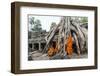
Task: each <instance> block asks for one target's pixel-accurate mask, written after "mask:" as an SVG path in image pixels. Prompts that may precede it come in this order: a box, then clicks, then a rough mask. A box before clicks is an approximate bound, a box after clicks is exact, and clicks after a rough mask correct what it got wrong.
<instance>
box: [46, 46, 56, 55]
mask: <svg viewBox="0 0 100 76" xmlns="http://www.w3.org/2000/svg"><path fill="white" fill-rule="evenodd" d="M56 53H58V47H57V46H56V48H54V47H51V48H49V49H48V56H49V57H51V56H53V55H55V54H56Z"/></svg>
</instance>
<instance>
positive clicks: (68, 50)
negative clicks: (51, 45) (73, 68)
mask: <svg viewBox="0 0 100 76" xmlns="http://www.w3.org/2000/svg"><path fill="white" fill-rule="evenodd" d="M66 40H67V41H66V44H65V51H66V53H67V55H68V57H69V58H71V56H72V53H73V48H72V45H73V41H72V36H71V33H70V35H69V37H68V39H66Z"/></svg>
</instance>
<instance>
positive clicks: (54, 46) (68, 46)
mask: <svg viewBox="0 0 100 76" xmlns="http://www.w3.org/2000/svg"><path fill="white" fill-rule="evenodd" d="M72 47H73V41H72V35H71V34H70V35H69V37H68V38H67V39H66V40H65V51H66V54H67V56H68V57H69V58H71V56H72V54H73V48H72ZM58 51H59V49H58V46H57V43H56V42H52V46H51V47H50V48H49V49H48V56H49V57H52V56H53V55H55V54H56V53H58Z"/></svg>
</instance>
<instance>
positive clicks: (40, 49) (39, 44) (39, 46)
mask: <svg viewBox="0 0 100 76" xmlns="http://www.w3.org/2000/svg"><path fill="white" fill-rule="evenodd" d="M39 50H40V51H41V43H40V42H39Z"/></svg>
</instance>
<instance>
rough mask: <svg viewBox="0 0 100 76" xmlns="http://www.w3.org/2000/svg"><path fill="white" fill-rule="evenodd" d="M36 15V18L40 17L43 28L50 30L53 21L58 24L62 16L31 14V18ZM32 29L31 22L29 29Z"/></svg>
mask: <svg viewBox="0 0 100 76" xmlns="http://www.w3.org/2000/svg"><path fill="white" fill-rule="evenodd" d="M31 17H34V18H35V20H36V19H39V20H40V21H41V24H42V29H43V30H46V31H49V30H50V26H51V23H52V22H55V23H56V24H58V23H59V22H60V19H61V17H60V16H40V15H39V16H38V15H37V16H36V15H29V18H31ZM30 29H31V25H30V24H29V30H30Z"/></svg>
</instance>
